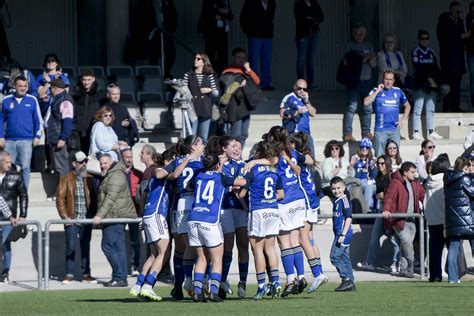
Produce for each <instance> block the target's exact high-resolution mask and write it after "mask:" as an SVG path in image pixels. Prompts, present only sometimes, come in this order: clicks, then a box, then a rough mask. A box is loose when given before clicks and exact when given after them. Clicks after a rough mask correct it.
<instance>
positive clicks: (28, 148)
mask: <svg viewBox="0 0 474 316" xmlns="http://www.w3.org/2000/svg"><path fill="white" fill-rule="evenodd" d="M5 150H6V151H8V152H9V153H10V155H12V162H13V163H14V164H15V165H17V166H20V167H21V174H22V175H23V181H24V183H25V187H26V190H28V185H29V184H30V165H31V156H32V155H33V140H31V139H24V140H7V141H6V143H5Z"/></svg>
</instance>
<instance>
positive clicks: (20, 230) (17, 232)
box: [7, 225, 28, 242]
mask: <svg viewBox="0 0 474 316" xmlns="http://www.w3.org/2000/svg"><path fill="white" fill-rule="evenodd" d="M26 235H28V229H27V228H26V225H21V226H14V227H13V229H12V231H11V232H10V234H9V235H8V237H7V241H11V242H15V241H18V239H20V238H25V237H26Z"/></svg>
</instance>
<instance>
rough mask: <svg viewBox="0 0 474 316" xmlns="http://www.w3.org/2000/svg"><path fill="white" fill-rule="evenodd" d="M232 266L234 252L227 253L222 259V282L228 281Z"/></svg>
mask: <svg viewBox="0 0 474 316" xmlns="http://www.w3.org/2000/svg"><path fill="white" fill-rule="evenodd" d="M231 264H232V251H225V252H224V256H223V258H222V281H227V276H228V275H229V270H230V265H231Z"/></svg>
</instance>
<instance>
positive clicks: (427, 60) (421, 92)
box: [411, 29, 449, 140]
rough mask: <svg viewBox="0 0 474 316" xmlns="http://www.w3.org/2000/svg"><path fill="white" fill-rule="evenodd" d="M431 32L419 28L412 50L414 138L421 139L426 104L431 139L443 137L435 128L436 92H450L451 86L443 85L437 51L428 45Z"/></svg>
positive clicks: (427, 124)
mask: <svg viewBox="0 0 474 316" xmlns="http://www.w3.org/2000/svg"><path fill="white" fill-rule="evenodd" d="M429 41H430V34H429V33H428V32H427V31H425V30H421V29H420V30H418V46H417V47H415V48H414V49H413V50H412V53H411V55H412V57H411V61H412V63H413V68H414V76H415V82H414V90H415V93H414V94H415V100H414V105H413V139H415V140H421V139H422V138H423V137H422V132H421V112H422V111H423V106H425V107H426V108H425V115H426V128H427V130H428V134H427V135H428V138H429V139H441V138H443V137H441V136H440V135H439V134H438V133H436V131H435V128H434V113H435V98H436V92H437V91H438V90H441V91H440V93H443V92H444V93H448V92H449V86H448V85H445V84H444V85H441V71H440V70H439V68H438V61H437V59H436V53H435V51H434V50H433V49H431V48H430V47H428V44H429Z"/></svg>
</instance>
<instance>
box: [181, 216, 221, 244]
mask: <svg viewBox="0 0 474 316" xmlns="http://www.w3.org/2000/svg"><path fill="white" fill-rule="evenodd" d="M223 238H224V236H223V235H222V228H221V225H220V224H219V223H217V224H209V223H203V222H188V240H189V245H190V246H191V247H206V248H214V247H217V246H219V245H221V244H222V242H223Z"/></svg>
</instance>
